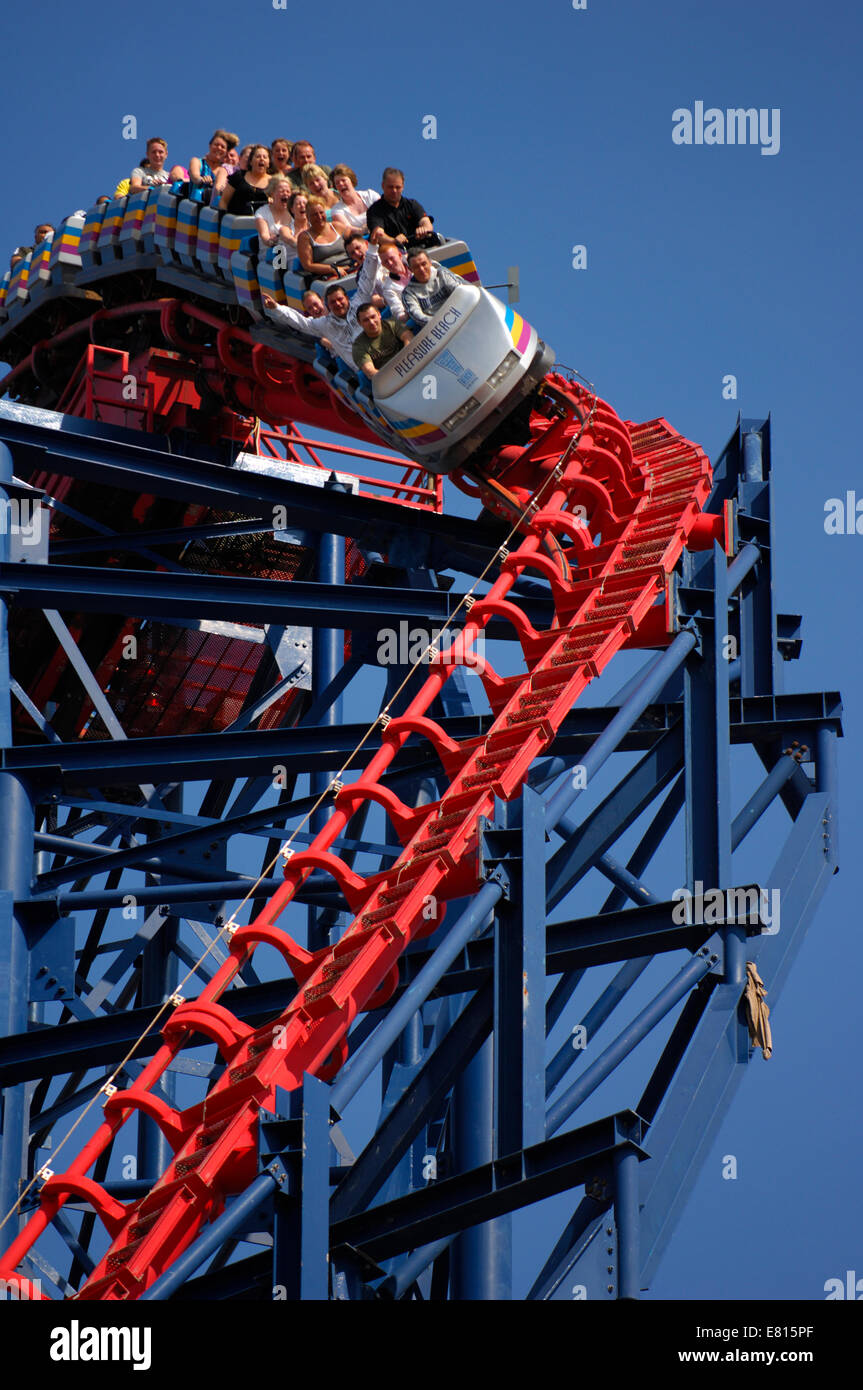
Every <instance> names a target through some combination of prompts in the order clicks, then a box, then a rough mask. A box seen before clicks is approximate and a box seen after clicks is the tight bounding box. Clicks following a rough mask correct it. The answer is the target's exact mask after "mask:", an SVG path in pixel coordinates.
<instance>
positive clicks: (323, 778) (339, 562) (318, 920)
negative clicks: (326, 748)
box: [308, 474, 347, 951]
mask: <svg viewBox="0 0 863 1390" xmlns="http://www.w3.org/2000/svg"><path fill="white" fill-rule="evenodd" d="M324 488H325V490H327V489H329V490H331V491H334V492H345V491H346V490H347V489H346V488H345V485H344V483H340V482H338V481H337V479H336V477H335V474H333V476H332V477H331V478H329V479H328V480H327V482H326V483H325V484H324ZM317 579H318V582H319V583H321V584H344V582H345V540H344V536H333V535H329V534H324V535H322V536H321V537H320V541H319V543H318V565H317ZM344 644H345V634H344V630H343V629H342V628H321V627H316V628H315V631H314V638H313V641H312V690H313V692H314V695H315V697H317V696H319V695H320V694H321V692H322V691H324V690H326V688H327V686H328V685H329V683H330V681H332V680H335V678H336V675H337V674H338V671H339V669H340V668H341V666H342V665H343V663H344V650H345V647H344ZM318 722H319V724H320V725H322V726H324V727H326V728H331V727H336V726H338V725H339V724H341V722H342V700H341V696H339V697H338V698H337V699H335V700H333V702H332V704H331V705H330V707H329V709H327V710H325V711H324V713H323V714H322V715H321V718H320V720H319V721H318ZM331 776H332V774H331V773H327V772H313V773H312V774H311V777H310V779H309V788H310V791H311V793H312V796H319V795H320V793H321V792H322V791H324V790H325V789H326V788H327V787H328V786H329V784H330V780H331ZM331 810H332V799H331V798H330V799H329V801H327V802H324V803H323V804H322V805H321V806H320V808H319V809H318V810H317V811H316V812H315V813H314V815H313V816H312V817H311V820H310V822H309V829H310V830H311V832H312V834H313V835H316V834H317V832H318V831H319V830H321V829H322V828H323V826H324V825H325V824H326V822H327V819H328V817H329V814H330V812H331ZM322 917H323V913H322V912H321V909H320V908H316V907H310V908H309V915H308V945H309V950H310V951H316V950H319V949H320V948H321V947H323V946H326V945H328V944H329V928H328V927H327V925H326V923H325V921H324V920H322Z"/></svg>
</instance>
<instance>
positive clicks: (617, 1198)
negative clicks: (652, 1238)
mask: <svg viewBox="0 0 863 1390" xmlns="http://www.w3.org/2000/svg"><path fill="white" fill-rule="evenodd" d="M638 1181H639V1180H638V1153H637V1152H636V1150H635V1149H628V1148H621V1149H617V1150H616V1151H615V1155H614V1220H615V1225H616V1226H617V1269H618V1284H617V1287H618V1298H638V1295H639V1292H640V1290H639V1283H640V1277H639V1275H640V1271H639V1229H638V1227H639V1213H638V1196H639V1186H638Z"/></svg>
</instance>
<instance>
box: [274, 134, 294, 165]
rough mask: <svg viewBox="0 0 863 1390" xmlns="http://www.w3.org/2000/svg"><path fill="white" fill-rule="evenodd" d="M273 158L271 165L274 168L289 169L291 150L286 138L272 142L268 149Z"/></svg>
mask: <svg viewBox="0 0 863 1390" xmlns="http://www.w3.org/2000/svg"><path fill="white" fill-rule="evenodd" d="M270 153H271V154H272V158H273V165H274V167H275V168H276V169H282V170H284V169H289V168H290V166H291V151H290V149H289V147H288V142H287V140H276V141H274V142H273V147H272V150H271V151H270Z"/></svg>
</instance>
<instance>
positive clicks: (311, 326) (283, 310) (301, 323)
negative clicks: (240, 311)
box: [261, 294, 326, 338]
mask: <svg viewBox="0 0 863 1390" xmlns="http://www.w3.org/2000/svg"><path fill="white" fill-rule="evenodd" d="M261 302H262V304H263V306H264V308H265V309H266V310H267V311H268V312H269V313H271V314H278V315H279V317H280V318H283V319H286V320H287V322H288V323H289V324H290V325H291V327H292V328H296V329H297V330H298V332H300V333H305V334H306V335H307V336H308V337H310V338H323V336H324V333H325V332H326V319H313V318H312V317H311V315H309V314H301V313H300V311H299V310H298V309H292V308H291V306H290V304H277V303H276V301H275V299H273V296H272V295H271V294H262V295H261Z"/></svg>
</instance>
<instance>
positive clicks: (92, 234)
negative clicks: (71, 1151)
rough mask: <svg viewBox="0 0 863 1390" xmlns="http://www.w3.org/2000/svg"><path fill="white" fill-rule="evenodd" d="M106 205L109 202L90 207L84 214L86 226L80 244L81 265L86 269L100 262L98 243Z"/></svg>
mask: <svg viewBox="0 0 863 1390" xmlns="http://www.w3.org/2000/svg"><path fill="white" fill-rule="evenodd" d="M106 207H108V204H107V203H98V204H97V205H96V206H95V207H92V208H88V209H87V212H86V214H85V216H84V228H83V231H82V232H81V244H80V256H81V265H82V267H83V268H84V270H90V269H92V267H93V266H94V265H98V264H99V262H98V261H97V259H96V243H97V242H98V240H99V232H100V231H101V229H102V219H103V218H104V216H105V209H106Z"/></svg>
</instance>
